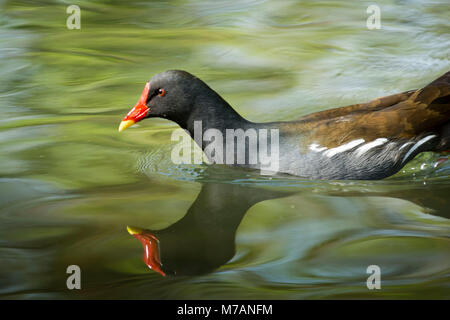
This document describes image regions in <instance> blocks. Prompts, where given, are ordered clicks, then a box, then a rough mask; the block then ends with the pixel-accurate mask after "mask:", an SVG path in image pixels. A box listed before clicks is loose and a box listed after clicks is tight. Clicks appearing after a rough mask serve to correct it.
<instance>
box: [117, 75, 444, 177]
mask: <svg viewBox="0 0 450 320" xmlns="http://www.w3.org/2000/svg"><path fill="white" fill-rule="evenodd" d="M154 117H160V118H165V119H168V120H171V121H174V122H175V123H177V124H178V125H179V126H180V127H181V128H183V129H185V130H186V131H187V132H188V133H189V135H190V136H191V137H192V138H193V139H194V140H195V142H196V143H197V144H198V145H199V146H200V147H201V148H202V150H203V151H204V152H205V154H206V156H207V157H208V159H209V161H210V162H211V163H219V164H230V165H235V166H241V167H247V168H252V169H260V170H263V169H264V174H267V172H271V173H278V174H280V173H282V174H289V175H294V176H299V177H302V178H308V179H352V180H373V179H383V178H386V177H389V176H391V175H393V174H395V173H396V172H398V171H399V170H400V169H401V168H402V167H403V166H404V165H405V164H406V163H408V162H409V161H410V160H411V159H413V158H414V157H415V156H416V155H417V154H419V153H421V152H424V151H434V152H444V151H447V150H449V149H450V121H449V120H450V72H447V73H446V74H444V75H443V76H441V77H439V78H438V79H437V80H435V81H433V82H432V83H430V84H428V85H426V86H425V87H423V88H421V89H418V90H410V91H406V92H402V93H398V94H394V95H390V96H385V97H381V98H378V99H375V100H372V101H370V102H367V103H359V104H354V105H350V106H346V107H339V108H333V109H328V110H325V111H321V112H316V113H312V114H309V115H306V116H303V117H301V118H299V119H298V120H294V121H284V122H282V121H276V122H267V123H256V122H252V121H249V120H247V119H245V118H243V117H242V116H241V115H240V114H239V113H238V112H237V111H236V110H235V109H233V107H232V106H231V105H230V104H229V103H227V102H226V101H225V100H224V99H223V98H222V97H221V96H220V95H219V94H218V93H217V92H215V91H214V90H213V89H211V88H210V87H209V86H208V85H207V84H206V83H205V82H203V81H202V80H200V79H199V78H197V77H196V76H194V75H192V74H190V73H188V72H186V71H181V70H169V71H165V72H162V73H159V74H156V75H155V76H153V77H152V78H151V79H150V81H149V82H147V84H146V85H145V88H144V91H143V92H142V95H141V97H140V99H139V101H138V103H137V104H136V105H135V106H134V108H132V109H131V111H130V112H129V113H128V114H127V115H126V117H125V118H124V119H123V120H122V122H121V124H120V127H119V131H122V130H124V129H126V128H128V127H129V126H131V125H133V124H135V123H136V122H139V121H141V120H143V119H146V118H154ZM196 130H197V131H200V132H197V133H196ZM239 134H243V140H242V136H241V137H239ZM255 134H256V135H255ZM197 136H202V137H203V139H201V140H199V139H196V137H197ZM205 136H206V138H205ZM221 136H222V137H221ZM224 137H225V138H224ZM226 137H231V139H226ZM240 138H241V143H243V144H241V146H242V149H239V148H240V147H239V139H240ZM262 138H265V140H264V139H262ZM230 140H231V141H230ZM264 142H265V143H266V144H267V145H264ZM255 143H256V146H253V144H255ZM220 151H223V154H222V153H220ZM240 151H242V152H241V153H240ZM230 154H231V156H230ZM274 154H276V159H275V158H274V157H272V158H267V156H268V155H270V156H273V155H274ZM255 155H256V156H255ZM263 155H264V157H263ZM268 159H269V160H276V161H275V162H276V165H275V166H274V165H273V163H269V164H268V162H267V161H268ZM267 168H268V169H267ZM266 169H267V170H266Z"/></svg>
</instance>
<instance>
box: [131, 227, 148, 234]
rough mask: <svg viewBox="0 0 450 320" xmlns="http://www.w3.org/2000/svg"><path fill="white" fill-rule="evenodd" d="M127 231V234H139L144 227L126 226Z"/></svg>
mask: <svg viewBox="0 0 450 320" xmlns="http://www.w3.org/2000/svg"><path fill="white" fill-rule="evenodd" d="M127 231H128V233H129V234H131V235H135V234H141V233H142V232H144V229H141V228H137V227H131V226H127Z"/></svg>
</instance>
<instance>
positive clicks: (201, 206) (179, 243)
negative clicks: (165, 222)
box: [127, 183, 450, 276]
mask: <svg viewBox="0 0 450 320" xmlns="http://www.w3.org/2000/svg"><path fill="white" fill-rule="evenodd" d="M449 191H450V186H448V185H447V186H445V185H444V186H442V187H437V188H433V189H430V190H427V189H424V190H421V189H418V190H406V191H403V192H402V191H400V192H396V193H393V192H386V193H383V192H373V193H370V192H369V193H368V192H364V193H356V192H351V193H349V192H346V193H345V194H344V195H345V196H351V197H355V196H378V197H380V196H381V197H391V198H400V199H404V200H408V201H411V202H414V203H416V204H418V205H420V206H428V208H431V209H433V213H432V214H433V215H438V216H443V217H446V218H449V210H448V205H449V199H448V194H450V192H449ZM295 193H297V194H298V192H286V191H278V190H277V191H274V190H272V189H265V188H256V187H247V186H243V185H237V184H230V183H203V184H202V189H201V191H200V193H199V194H198V196H197V198H196V200H195V201H194V203H193V204H192V205H191V207H190V208H189V209H188V211H187V213H186V215H185V216H184V217H183V218H182V219H180V220H179V221H177V222H176V223H174V224H172V225H171V226H169V227H167V228H165V229H162V230H156V231H155V230H148V229H142V228H138V227H131V226H129V227H127V228H128V232H129V233H130V234H131V235H133V236H134V237H135V238H136V239H138V240H139V241H140V242H141V243H142V245H143V248H144V255H143V260H144V262H145V264H146V265H147V266H148V267H149V268H151V269H152V270H154V271H156V272H158V273H159V274H161V275H162V276H166V275H176V276H180V275H200V274H205V273H209V272H212V271H213V270H215V269H217V268H219V267H220V266H222V265H224V264H225V263H227V262H228V261H229V260H230V259H231V258H232V257H233V256H234V254H235V235H236V230H237V228H238V226H239V224H240V223H241V221H242V219H243V217H244V215H245V213H246V212H247V211H248V210H249V209H250V208H251V207H252V206H253V205H254V204H256V203H258V202H260V201H264V200H270V199H275V198H282V197H287V196H290V195H293V194H295ZM328 195H330V196H340V197H342V196H343V194H342V193H341V194H330V193H328ZM433 206H434V208H433Z"/></svg>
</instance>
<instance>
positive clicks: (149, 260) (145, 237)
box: [127, 226, 166, 277]
mask: <svg viewBox="0 0 450 320" xmlns="http://www.w3.org/2000/svg"><path fill="white" fill-rule="evenodd" d="M127 230H128V232H129V233H130V234H131V235H132V236H133V237H135V238H136V239H138V240H139V241H140V242H141V243H142V246H143V247H144V256H143V260H144V263H145V264H146V265H147V266H148V267H149V268H150V269H152V270H155V271H156V272H158V273H159V274H160V275H162V276H164V277H165V276H166V274H165V273H164V271H162V269H161V266H162V263H161V259H160V257H159V240H158V238H156V236H155V235H153V234H151V233H150V232H148V231H146V230H143V229H140V228H135V227H130V226H127Z"/></svg>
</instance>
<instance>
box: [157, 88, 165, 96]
mask: <svg viewBox="0 0 450 320" xmlns="http://www.w3.org/2000/svg"><path fill="white" fill-rule="evenodd" d="M165 94H166V90H164V89H158V96H160V97H163V96H164V95H165Z"/></svg>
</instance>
